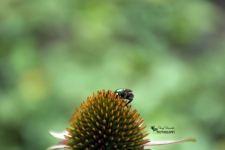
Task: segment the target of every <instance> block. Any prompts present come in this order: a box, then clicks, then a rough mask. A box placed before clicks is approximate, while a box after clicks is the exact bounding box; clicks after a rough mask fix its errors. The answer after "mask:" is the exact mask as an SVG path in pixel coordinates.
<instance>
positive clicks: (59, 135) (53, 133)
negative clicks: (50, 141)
mask: <svg viewBox="0 0 225 150" xmlns="http://www.w3.org/2000/svg"><path fill="white" fill-rule="evenodd" d="M49 133H50V134H51V135H52V136H54V137H56V138H58V139H63V140H65V139H66V138H65V135H66V136H69V134H68V132H67V131H63V132H60V133H57V132H54V131H49Z"/></svg>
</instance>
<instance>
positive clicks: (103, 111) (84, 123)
mask: <svg viewBox="0 0 225 150" xmlns="http://www.w3.org/2000/svg"><path fill="white" fill-rule="evenodd" d="M125 106H126V107H125ZM70 126H71V127H72V128H67V130H66V131H65V132H63V133H56V132H52V131H51V132H50V134H51V135H52V136H54V137H56V138H60V139H62V141H61V142H59V143H58V144H57V145H55V146H51V147H49V148H48V150H53V149H59V148H68V149H71V150H89V149H101V150H128V149H135V150H144V149H145V148H146V147H147V146H155V145H166V144H173V143H181V142H195V141H196V140H195V139H194V138H188V139H183V140H170V141H150V140H149V139H145V137H146V136H147V135H148V132H147V131H145V128H146V126H145V125H144V120H143V119H142V118H141V117H140V115H139V114H138V113H137V111H136V110H133V111H131V105H129V106H127V103H126V101H125V100H124V99H123V97H120V96H119V97H118V96H117V94H115V93H114V92H111V91H105V90H102V91H99V92H97V94H93V96H91V97H88V98H87V101H86V102H83V103H82V104H81V106H80V109H76V113H75V114H73V119H72V120H71V121H70Z"/></svg>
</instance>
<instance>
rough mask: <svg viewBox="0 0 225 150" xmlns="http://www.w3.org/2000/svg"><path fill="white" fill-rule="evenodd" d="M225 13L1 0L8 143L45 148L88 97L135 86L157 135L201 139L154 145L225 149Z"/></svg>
mask: <svg viewBox="0 0 225 150" xmlns="http://www.w3.org/2000/svg"><path fill="white" fill-rule="evenodd" d="M224 15H225V14H224V3H223V1H213V0H211V1H210V0H138V1H137V0H113V1H103V0H94V1H93V0H92V1H88V0H73V1H67V0H66V1H57V0H47V1H19V0H1V2H0V149H1V150H3V149H4V150H31V149H32V150H44V149H46V148H47V147H49V146H51V145H54V144H56V143H57V142H59V140H58V139H55V138H54V137H51V136H50V135H49V133H48V131H49V130H53V131H63V130H64V129H65V128H66V127H69V124H68V122H69V120H70V119H71V116H72V114H73V113H74V112H75V109H76V108H78V107H79V106H80V104H81V102H83V101H85V100H86V98H87V97H88V96H91V95H92V93H95V92H96V91H98V90H101V89H106V90H113V91H114V90H116V89H117V88H120V87H126V88H130V89H132V90H133V92H134V95H135V98H134V101H133V102H132V108H133V109H137V110H138V113H140V115H141V117H142V118H143V119H144V120H145V125H146V126H147V128H146V129H147V130H149V132H150V135H149V136H148V138H150V139H151V140H165V139H182V138H187V137H195V138H196V139H197V143H186V144H176V145H168V146H159V147H151V149H152V150H174V149H179V150H189V149H193V150H200V149H203V150H224V147H225V98H224V97H225V92H224V89H225V42H224V41H225V18H224ZM153 125H155V126H170V127H174V128H175V130H176V133H175V134H160V135H159V134H153V133H152V130H151V129H150V126H153Z"/></svg>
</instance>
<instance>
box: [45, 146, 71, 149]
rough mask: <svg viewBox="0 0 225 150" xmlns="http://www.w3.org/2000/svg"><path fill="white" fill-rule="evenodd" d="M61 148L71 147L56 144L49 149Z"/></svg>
mask: <svg viewBox="0 0 225 150" xmlns="http://www.w3.org/2000/svg"><path fill="white" fill-rule="evenodd" d="M60 148H69V146H66V145H54V146H51V147H49V148H48V149H47V150H54V149H60Z"/></svg>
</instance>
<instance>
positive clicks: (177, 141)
mask: <svg viewBox="0 0 225 150" xmlns="http://www.w3.org/2000/svg"><path fill="white" fill-rule="evenodd" d="M182 142H196V139H194V138H188V139H182V140H166V141H151V142H148V143H146V144H144V146H157V145H168V144H175V143H182Z"/></svg>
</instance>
